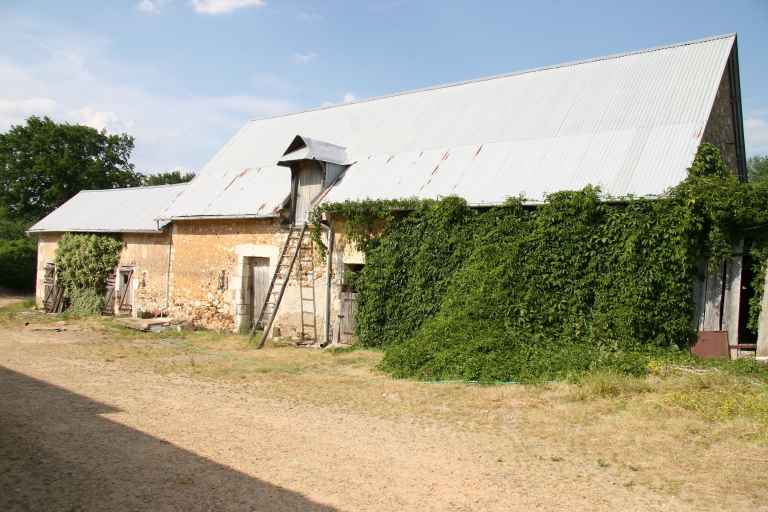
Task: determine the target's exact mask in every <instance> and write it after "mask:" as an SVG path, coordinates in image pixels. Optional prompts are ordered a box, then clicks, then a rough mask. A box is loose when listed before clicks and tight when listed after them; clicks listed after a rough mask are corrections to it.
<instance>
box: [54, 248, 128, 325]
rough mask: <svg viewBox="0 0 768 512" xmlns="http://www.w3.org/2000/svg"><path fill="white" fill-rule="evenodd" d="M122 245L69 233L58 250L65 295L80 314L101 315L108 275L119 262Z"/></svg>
mask: <svg viewBox="0 0 768 512" xmlns="http://www.w3.org/2000/svg"><path fill="white" fill-rule="evenodd" d="M122 246H123V243H122V242H121V241H120V240H117V239H115V238H113V237H111V236H106V235H94V234H73V233H66V234H64V236H62V237H61V240H59V244H58V246H57V248H56V259H55V260H54V262H55V264H56V270H57V272H58V279H59V282H60V283H61V284H62V286H63V287H64V295H65V296H66V297H67V298H68V299H69V300H70V302H71V304H72V309H73V310H74V311H75V312H76V313H79V314H90V313H98V312H99V311H100V310H101V307H102V306H103V302H102V296H103V295H104V286H105V282H106V278H107V275H109V273H110V272H112V271H113V270H114V269H115V266H117V263H118V261H119V259H120V249H121V248H122Z"/></svg>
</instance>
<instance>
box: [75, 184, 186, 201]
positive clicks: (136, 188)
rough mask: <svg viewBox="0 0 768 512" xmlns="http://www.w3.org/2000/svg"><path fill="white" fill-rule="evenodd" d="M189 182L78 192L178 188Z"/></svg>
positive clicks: (91, 190) (92, 190) (93, 190)
mask: <svg viewBox="0 0 768 512" xmlns="http://www.w3.org/2000/svg"><path fill="white" fill-rule="evenodd" d="M188 184H189V182H188V181H186V182H184V183H167V184H165V185H140V186H137V187H117V188H93V189H83V190H81V191H79V192H78V194H82V193H85V192H115V191H125V190H146V189H149V188H176V187H178V188H180V187H185V186H187V185H188ZM75 195H77V194H75ZM73 197H74V196H73Z"/></svg>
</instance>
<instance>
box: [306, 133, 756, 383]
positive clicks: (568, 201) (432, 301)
mask: <svg viewBox="0 0 768 512" xmlns="http://www.w3.org/2000/svg"><path fill="white" fill-rule="evenodd" d="M601 199H602V197H601V194H600V191H599V189H596V188H593V187H587V188H585V189H583V190H580V191H573V192H558V193H555V194H552V195H550V196H548V198H547V201H546V202H545V203H544V204H543V205H541V206H538V207H535V208H532V207H527V206H525V205H524V204H523V202H522V201H520V200H518V199H515V200H510V201H508V202H507V203H506V204H505V205H502V206H499V207H495V208H492V209H486V210H478V209H475V208H470V207H469V206H467V204H466V203H465V202H464V201H463V200H461V199H459V198H456V197H449V198H446V199H443V200H440V201H414V200H408V201H394V202H385V201H368V202H366V201H364V202H357V203H351V202H347V203H336V204H327V205H324V206H323V207H322V208H321V209H318V210H316V211H315V215H316V217H315V221H317V220H318V219H319V217H320V216H321V215H323V214H329V213H330V214H331V215H333V216H338V217H340V218H343V219H344V220H345V233H346V234H347V236H348V237H349V238H350V239H351V240H352V241H353V242H354V243H356V244H357V245H358V247H360V248H361V249H362V250H364V251H365V253H366V266H365V267H364V268H363V270H362V272H361V273H360V275H359V276H358V278H357V282H356V285H357V289H358V290H359V304H358V314H357V326H358V335H359V337H360V341H361V343H362V344H364V345H366V346H373V347H382V348H384V349H385V357H384V360H383V362H382V367H383V368H384V369H385V370H387V371H389V372H390V373H392V374H393V375H395V376H398V377H416V378H422V379H456V378H459V379H466V380H480V381H498V380H514V381H537V380H542V379H558V378H564V377H566V376H569V375H572V374H578V373H580V372H585V371H589V370H592V369H595V368H611V369H615V370H617V371H622V372H627V373H642V372H644V371H645V368H646V365H647V361H648V358H649V357H651V356H653V355H658V354H659V353H669V352H670V351H671V352H675V351H677V350H679V349H680V348H681V347H684V346H686V345H687V344H688V343H689V342H690V341H691V340H692V338H693V336H694V334H695V333H694V330H693V326H692V325H691V324H692V322H691V318H692V316H693V308H694V303H693V284H694V281H695V277H696V272H697V268H698V263H699V262H700V261H702V259H708V260H709V261H710V262H712V263H715V264H717V263H718V262H719V261H721V260H722V258H723V257H727V256H730V255H731V254H733V252H734V250H735V249H737V248H739V247H740V244H741V243H742V241H743V240H744V239H747V240H748V243H749V244H750V246H749V247H747V250H749V251H751V254H752V256H753V262H754V270H755V271H754V280H753V285H754V286H755V288H759V289H762V279H764V276H765V266H766V265H765V261H766V256H768V249H767V247H768V244H766V241H765V233H766V229H765V226H767V225H768V208H767V207H766V205H768V186H767V185H766V184H763V183H755V184H751V183H741V182H739V180H738V179H737V178H735V177H734V176H733V175H732V174H730V173H729V172H728V170H727V169H726V167H725V165H724V164H723V163H722V159H721V158H720V154H719V151H718V150H717V148H715V147H714V146H710V145H702V147H701V148H700V150H699V152H698V154H697V157H696V159H695V161H694V163H693V165H692V166H691V168H690V169H689V177H688V178H687V179H686V180H685V181H684V182H683V183H682V184H680V185H679V186H678V187H675V188H674V189H672V190H671V191H670V192H669V193H668V194H667V195H665V196H664V197H663V198H660V199H656V200H649V199H639V198H628V199H627V200H625V201H622V202H620V203H607V202H605V201H603V200H601ZM756 301H759V298H757V299H756V300H753V302H756ZM754 305H755V304H753V306H754ZM754 310H755V308H754V307H753V308H752V311H753V313H752V317H751V318H750V319H749V326H750V328H752V329H754V328H755V327H756V315H757V313H754Z"/></svg>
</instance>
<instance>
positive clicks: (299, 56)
mask: <svg viewBox="0 0 768 512" xmlns="http://www.w3.org/2000/svg"><path fill="white" fill-rule="evenodd" d="M316 58H317V54H316V53H314V52H308V53H294V54H293V62H295V63H296V64H308V63H309V62H312V61H313V60H315V59H316Z"/></svg>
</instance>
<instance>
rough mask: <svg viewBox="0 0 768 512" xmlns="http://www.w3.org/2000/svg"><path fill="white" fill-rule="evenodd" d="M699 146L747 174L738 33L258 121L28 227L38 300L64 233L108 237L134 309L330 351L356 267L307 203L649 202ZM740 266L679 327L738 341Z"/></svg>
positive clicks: (700, 293)
mask: <svg viewBox="0 0 768 512" xmlns="http://www.w3.org/2000/svg"><path fill="white" fill-rule="evenodd" d="M704 142H708V143H711V144H714V145H716V146H718V147H719V148H720V150H721V152H722V154H723V157H724V159H725V161H726V163H727V165H728V166H729V168H730V169H731V170H732V171H733V172H734V173H735V174H736V175H737V176H739V177H740V178H742V179H746V155H745V148H744V134H743V122H742V111H741V98H740V86H739V69H738V49H737V38H736V35H735V34H730V35H724V36H718V37H711V38H707V39H702V40H698V41H691V42H685V43H680V44H675V45H670V46H664V47H659V48H653V49H648V50H642V51H636V52H630V53H624V54H619V55H611V56H607V57H600V58H595V59H590V60H585V61H580V62H572V63H565V64H560V65H556V66H550V67H545V68H540V69H533V70H527V71H521V72H516V73H511V74H507V75H501V76H495V77H489V78H482V79H478V80H471V81H467V82H462V83H456V84H450V85H444V86H439V87H432V88H427V89H423V90H417V91H409V92H404V93H399V94H394V95H391V96H385V97H379V98H373V99H368V100H364V101H358V102H354V103H347V104H343V105H336V106H331V107H325V108H319V109H314V110H309V111H305V112H299V113H294V114H288V115H283V116H278V117H273V118H268V119H260V120H254V121H251V122H249V123H247V124H246V125H245V126H243V127H242V128H241V129H240V130H239V131H238V132H237V133H236V134H235V135H234V137H233V138H232V139H231V140H230V141H229V142H227V143H226V144H225V145H224V147H222V148H221V150H220V151H219V152H218V153H217V154H216V155H214V156H213V158H212V159H211V160H210V161H209V162H208V163H207V165H205V167H204V168H203V169H202V170H201V171H200V172H199V174H198V175H197V176H196V178H195V179H194V180H193V181H192V182H190V183H189V184H187V185H184V186H179V187H167V188H159V189H153V188H137V189H129V190H112V191H103V192H84V193H81V194H79V195H78V196H76V197H75V198H73V199H72V200H71V201H70V202H68V203H66V204H64V205H63V206H62V207H61V208H59V209H58V210H56V211H54V212H53V213H52V214H51V215H50V216H49V217H46V218H45V219H43V220H42V221H41V222H40V223H38V224H37V225H35V226H34V227H33V228H32V229H31V232H33V233H39V234H40V239H39V240H40V242H39V266H38V302H39V303H40V304H41V305H42V300H43V298H44V297H45V281H46V279H45V273H46V268H48V269H49V273H50V272H52V270H51V267H50V264H51V262H52V254H53V251H54V250H55V245H56V240H57V237H58V236H60V234H61V233H63V232H68V231H86V232H112V233H119V234H120V235H121V236H122V237H123V240H124V241H125V248H124V251H123V252H124V255H123V257H122V259H121V267H120V269H117V272H118V289H121V288H125V287H128V288H132V289H133V290H134V292H135V293H134V294H133V295H131V302H130V312H131V313H132V314H143V313H145V312H157V311H159V312H160V313H162V314H164V315H171V316H173V317H177V318H180V319H185V320H189V321H191V322H194V323H195V324H197V325H200V326H203V327H206V328H214V329H227V330H239V331H248V330H250V329H251V328H252V327H253V326H258V327H260V328H263V329H266V331H267V333H268V334H270V335H279V336H284V337H291V338H296V339H299V340H302V341H303V342H305V343H330V342H341V343H344V342H347V341H349V340H350V339H351V337H352V335H353V333H354V310H355V293H354V290H352V289H350V287H349V286H347V285H346V284H345V282H344V279H343V276H344V275H345V272H348V271H355V270H357V269H359V268H360V266H361V265H364V264H365V261H364V257H363V255H362V254H360V253H359V252H357V251H356V250H355V249H354V247H351V246H350V244H348V243H347V242H346V240H345V238H344V236H343V222H344V220H343V219H336V218H334V219H326V222H324V223H323V225H322V232H323V237H324V238H325V242H326V245H327V246H328V247H329V248H330V256H329V257H328V258H327V259H326V260H322V259H321V258H320V257H319V255H318V254H316V251H315V249H314V248H313V244H312V243H311V242H310V241H309V237H308V230H307V228H306V223H307V220H308V215H309V212H310V211H311V210H312V209H313V208H314V207H316V206H317V205H319V204H321V203H323V202H339V201H347V200H362V199H400V198H440V197H445V196H450V195H457V196H460V197H462V198H464V199H466V201H467V202H468V203H469V204H470V205H473V206H478V207H486V206H490V205H495V204H500V203H502V202H504V200H505V199H507V198H509V197H518V196H522V197H524V198H525V200H526V201H527V202H529V203H531V204H536V203H537V202H541V201H543V200H544V199H545V197H546V194H548V193H552V192H556V191H560V190H574V189H580V188H582V187H584V186H586V185H598V186H600V187H601V190H602V191H603V193H604V194H605V196H606V197H608V198H612V199H616V200H620V199H621V198H622V197H627V196H630V195H631V196H639V197H651V198H653V197H661V196H663V195H664V194H665V192H666V191H667V190H668V189H669V188H670V187H673V186H675V185H677V184H678V183H680V182H681V181H682V180H683V179H684V178H685V177H686V172H687V168H688V167H689V166H690V164H691V162H692V161H693V158H694V155H695V153H696V150H697V148H698V147H699V145H700V144H701V143H704ZM129 196H130V200H128V198H129ZM124 198H125V199H126V200H125V201H124V200H123V199H124ZM103 203H109V204H111V205H114V206H111V207H108V205H106V204H103ZM118 204H120V205H121V206H120V207H119V208H118V207H117V206H116V205H118ZM84 212H99V213H98V215H91V218H87V217H88V215H84ZM150 214H151V215H150ZM743 267H744V265H743V258H742V256H741V255H740V254H739V253H738V251H736V252H735V254H734V256H733V258H732V259H731V261H727V262H724V265H723V269H722V271H721V272H717V273H709V272H707V271H706V269H705V268H704V267H703V268H702V272H701V278H700V280H699V283H698V285H697V287H696V289H697V297H696V302H697V305H698V307H697V315H696V318H695V319H692V321H695V322H696V324H697V326H698V330H699V331H700V332H702V333H716V336H720V337H723V336H725V337H727V339H728V341H729V343H730V344H731V345H733V346H734V347H735V346H736V345H738V341H739V328H740V327H739V322H740V307H742V306H741V303H742V302H743V301H742V300H741V295H740V294H741V289H742V278H743ZM124 268H125V269H126V270H123V269H124ZM128 269H131V270H132V271H131V274H130V277H125V276H127V273H128ZM120 276H124V277H120ZM49 277H50V276H49ZM121 279H122V281H121ZM126 279H127V281H126ZM123 281H125V282H123ZM127 310H128V308H126V307H124V309H123V311H127ZM741 316H742V317H743V315H741ZM713 336H715V335H713ZM739 350H741V349H738V348H734V349H733V351H734V354H736V353H737V352H738V351H739Z"/></svg>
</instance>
